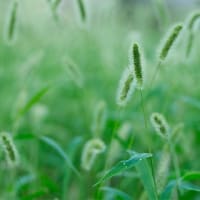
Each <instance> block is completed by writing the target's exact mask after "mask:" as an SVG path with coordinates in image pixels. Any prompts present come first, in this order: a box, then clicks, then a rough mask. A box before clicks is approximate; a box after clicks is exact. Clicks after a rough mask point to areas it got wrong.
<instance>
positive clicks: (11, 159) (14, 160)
mask: <svg viewBox="0 0 200 200" xmlns="http://www.w3.org/2000/svg"><path fill="white" fill-rule="evenodd" d="M0 141H1V145H2V147H3V150H4V152H5V155H6V159H7V162H8V164H9V166H10V167H14V166H16V164H18V153H17V150H16V147H15V145H14V143H13V140H12V138H11V136H10V134H9V133H6V132H2V133H0Z"/></svg>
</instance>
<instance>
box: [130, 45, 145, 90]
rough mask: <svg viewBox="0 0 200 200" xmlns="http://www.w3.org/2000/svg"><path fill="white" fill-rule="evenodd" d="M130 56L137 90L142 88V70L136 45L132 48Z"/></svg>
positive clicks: (139, 53)
mask: <svg viewBox="0 0 200 200" xmlns="http://www.w3.org/2000/svg"><path fill="white" fill-rule="evenodd" d="M132 56H133V67H134V73H135V79H136V84H137V88H138V89H142V88H143V82H144V81H143V68H142V60H141V52H140V49H139V46H138V44H136V43H134V44H133V46H132Z"/></svg>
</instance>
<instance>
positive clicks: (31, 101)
mask: <svg viewBox="0 0 200 200" xmlns="http://www.w3.org/2000/svg"><path fill="white" fill-rule="evenodd" d="M48 91H49V87H48V86H47V87H44V88H42V89H41V90H39V91H38V92H37V93H36V94H35V95H34V96H33V97H31V98H30V99H29V101H28V102H27V103H26V104H25V106H24V107H23V108H21V109H20V110H19V112H18V113H17V117H16V120H17V119H19V118H20V117H21V116H23V115H24V114H25V113H26V112H28V111H29V110H30V109H31V108H32V106H33V105H34V104H36V103H37V102H38V101H39V100H40V99H41V98H42V97H43V96H44V95H45V94H46V93H47V92H48Z"/></svg>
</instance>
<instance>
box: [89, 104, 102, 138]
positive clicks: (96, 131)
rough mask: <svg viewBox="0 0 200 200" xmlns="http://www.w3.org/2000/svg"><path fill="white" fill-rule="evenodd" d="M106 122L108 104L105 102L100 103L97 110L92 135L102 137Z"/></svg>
mask: <svg viewBox="0 0 200 200" xmlns="http://www.w3.org/2000/svg"><path fill="white" fill-rule="evenodd" d="M105 121H106V104H105V102H104V101H100V102H99V103H98V104H97V106H96V109H95V113H94V118H93V123H92V127H91V129H92V133H93V135H95V136H100V134H101V133H102V131H103V129H104V126H105Z"/></svg>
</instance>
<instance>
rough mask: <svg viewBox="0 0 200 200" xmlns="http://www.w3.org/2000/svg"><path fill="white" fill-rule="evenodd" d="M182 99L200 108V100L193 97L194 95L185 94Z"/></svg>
mask: <svg viewBox="0 0 200 200" xmlns="http://www.w3.org/2000/svg"><path fill="white" fill-rule="evenodd" d="M181 100H182V101H183V102H185V103H187V104H189V105H191V106H193V107H194V108H197V109H200V101H199V100H197V99H195V98H193V97H189V96H183V97H182V98H181Z"/></svg>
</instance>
